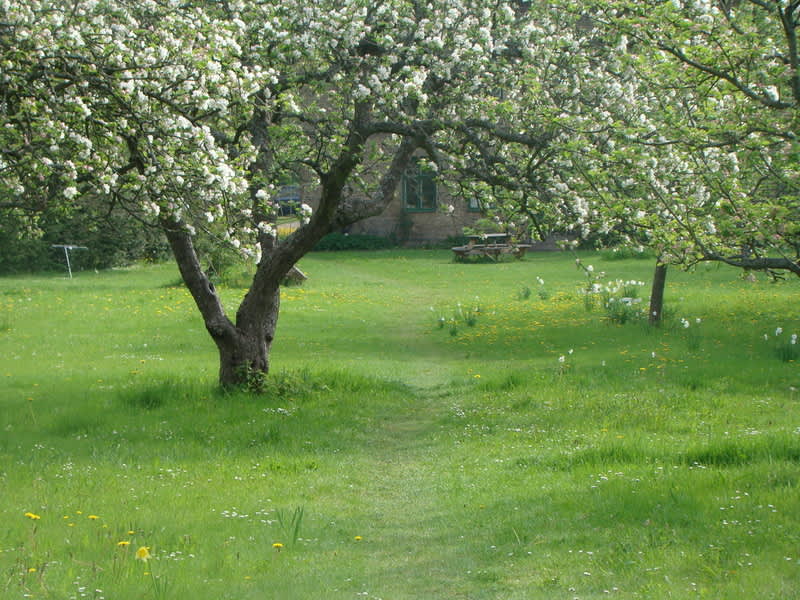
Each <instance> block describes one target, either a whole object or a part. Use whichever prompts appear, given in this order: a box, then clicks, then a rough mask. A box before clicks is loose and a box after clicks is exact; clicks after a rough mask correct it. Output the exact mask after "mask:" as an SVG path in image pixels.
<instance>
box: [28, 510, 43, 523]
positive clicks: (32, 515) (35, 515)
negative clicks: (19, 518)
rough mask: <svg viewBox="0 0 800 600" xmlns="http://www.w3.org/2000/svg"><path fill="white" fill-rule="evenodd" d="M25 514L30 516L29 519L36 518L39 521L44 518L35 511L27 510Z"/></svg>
mask: <svg viewBox="0 0 800 600" xmlns="http://www.w3.org/2000/svg"><path fill="white" fill-rule="evenodd" d="M25 516H26V517H28V518H29V519H32V520H34V521H37V520H39V519H41V518H42V517H40V516H39V515H37V514H34V513H32V512H26V513H25Z"/></svg>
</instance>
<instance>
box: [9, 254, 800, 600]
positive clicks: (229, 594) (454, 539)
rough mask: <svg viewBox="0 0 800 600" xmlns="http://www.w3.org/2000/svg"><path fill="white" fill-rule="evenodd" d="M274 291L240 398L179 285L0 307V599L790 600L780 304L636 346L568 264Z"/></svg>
mask: <svg viewBox="0 0 800 600" xmlns="http://www.w3.org/2000/svg"><path fill="white" fill-rule="evenodd" d="M581 258H582V260H583V262H584V264H586V265H588V264H591V265H592V266H593V268H594V273H595V274H597V273H599V272H601V271H603V272H605V273H606V277H605V279H604V280H603V282H604V283H608V282H610V281H613V280H616V279H620V280H623V281H629V280H634V281H645V282H647V283H648V284H649V282H650V279H651V277H652V269H653V267H654V265H653V264H652V262H651V261H648V260H611V259H610V258H608V257H605V258H604V257H603V256H601V255H597V254H583V255H581ZM299 266H300V267H301V269H302V270H303V271H304V272H306V273H307V274H308V275H309V277H310V279H309V280H308V281H307V282H306V283H305V284H304V285H303V286H302V287H290V288H286V289H285V290H284V294H283V300H282V314H281V319H280V322H279V326H278V337H277V339H276V342H275V345H274V347H273V355H272V360H273V374H272V376H271V378H270V381H269V386H268V390H267V391H266V392H265V393H263V394H261V395H255V396H254V395H248V394H244V393H228V394H224V393H221V392H219V391H218V390H217V388H216V374H217V356H216V351H215V349H214V346H213V344H212V342H211V340H210V338H209V337H208V335H207V334H206V332H205V329H204V327H203V324H202V322H201V320H200V317H199V315H198V314H197V312H196V310H195V308H194V305H193V302H192V300H191V298H190V296H189V294H188V293H187V292H186V291H185V290H184V289H183V288H182V287H181V286H180V285H179V283H178V274H177V268H176V267H175V266H174V265H169V264H166V265H155V266H137V267H134V268H130V269H124V270H116V271H110V272H102V273H88V272H82V273H77V274H76V276H75V278H74V279H72V280H69V279H66V278H65V277H64V276H63V274H54V275H46V276H45V275H42V276H28V277H7V278H0V357H2V358H1V359H0V431H1V432H2V434H0V597H2V598H3V599H6V598H9V599H17V598H20V599H21V598H49V599H54V600H56V599H57V600H72V599H75V600H80V599H83V598H89V599H93V600H99V599H101V598H103V599H107V600H117V599H121V600H128V599H131V600H133V599H150V598H154V599H165V598H174V599H184V598H194V599H197V600H203V599H206V598H208V599H214V600H217V599H231V600H240V599H241V600H246V599H254V600H255V599H263V598H286V599H317V598H320V599H323V598H324V599H328V598H330V599H339V598H371V599H378V598H382V599H384V600H402V599H411V598H414V599H417V598H421V599H432V600H435V599H451V598H452V599H464V600H467V599H469V600H479V599H503V600H515V599H519V600H522V599H540V598H541V599H548V600H549V599H559V598H565V599H572V598H581V599H587V598H605V597H617V598H713V599H724V598H743V599H750V598H754V597H758V598H761V599H766V598H775V599H786V598H797V597H800V489H799V486H798V477H799V476H800V406H799V403H800V393H799V391H798V390H800V368H799V367H798V359H800V352H798V348H799V346H798V345H797V344H792V343H791V341H792V337H791V336H792V334H795V333H800V309H799V308H798V307H799V306H800V304H798V302H797V299H798V297H799V296H800V294H799V292H800V282H799V281H797V280H796V279H789V280H786V281H779V282H771V281H769V280H768V279H767V278H766V277H764V276H759V278H758V280H757V281H746V280H744V279H742V278H741V274H740V273H739V272H738V271H736V270H733V269H729V268H724V267H718V266H703V267H701V268H699V269H698V270H697V271H696V272H694V273H680V272H677V271H673V272H670V274H669V277H668V283H667V286H668V287H667V295H666V306H667V318H666V321H665V323H664V324H663V325H662V327H660V328H658V329H652V328H649V327H648V326H646V325H645V324H644V323H642V321H641V320H640V319H636V318H632V319H631V320H629V321H628V322H627V323H625V324H624V325H620V324H618V323H616V322H613V321H611V320H609V319H608V313H607V311H606V309H604V308H603V307H602V306H601V305H600V304H601V303H600V302H599V296H598V297H597V298H596V296H595V295H592V296H589V297H588V298H587V296H586V295H585V294H582V293H580V291H579V290H581V289H585V288H587V287H590V286H591V284H592V283H594V281H593V280H591V279H590V278H587V276H586V274H585V273H584V272H583V271H582V270H579V269H576V266H575V262H574V259H573V258H572V257H571V256H569V255H567V254H561V253H552V254H551V253H546V254H531V255H529V256H528V257H526V258H525V260H523V261H514V262H503V263H499V264H491V263H488V264H484V263H479V264H462V263H454V262H453V261H452V260H451V253H450V252H446V251H382V252H370V253H355V252H354V253H318V254H312V255H310V256H308V257H306V258H305V259H304V260H303V261H302V263H301V264H300V265H299ZM538 278H540V279H541V280H542V281H543V283H540V281H539V279H538ZM628 288H629V289H628V290H627V291H626V292H624V293H625V294H630V293H631V291H632V290H635V289H637V287H636V286H632V285H629V286H628ZM648 290H649V286H645V287H642V288H638V293H639V296H640V297H645V302H643V303H642V304H633V305H632V308H630V310H629V309H628V308H622V307H621V309H622V311H623V312H624V311H628V312H626V313H625V314H629V313H630V312H632V311H633V310H634V309H635V310H639V308H640V307H641V306H642V305H646V296H647V294H648ZM242 293H243V290H242V289H239V288H236V287H228V288H224V287H223V297H224V299H225V302H226V305H228V306H230V307H231V308H233V307H234V306H235V305H236V303H237V300H238V298H239V297H240V296H241V294H242ZM622 294H623V292H620V293H619V294H617V296H618V298H617V302H619V297H621V296H622ZM628 297H630V296H628ZM634 302H635V300H634ZM587 304H591V306H589V307H588V308H587ZM617 306H620V305H619V304H618V305H617ZM623 306H627V305H623ZM616 314H620V313H619V312H617V313H616ZM779 328H780V329H781V330H782V331H781V333H779V334H778V335H776V331H777V330H778V329H779ZM142 548H147V550H146V551H145V550H141V549H142ZM137 553H138V554H139V556H140V557H147V555H149V558H148V559H147V560H137V558H136V555H137Z"/></svg>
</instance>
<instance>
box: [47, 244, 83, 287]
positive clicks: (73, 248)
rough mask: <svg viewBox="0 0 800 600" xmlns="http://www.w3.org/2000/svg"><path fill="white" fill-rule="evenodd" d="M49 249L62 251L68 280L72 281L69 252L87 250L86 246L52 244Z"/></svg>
mask: <svg viewBox="0 0 800 600" xmlns="http://www.w3.org/2000/svg"><path fill="white" fill-rule="evenodd" d="M51 248H63V249H64V257H65V258H66V259H67V272H68V273H69V278H70V279H72V265H71V264H70V262H69V251H70V250H88V248H87V247H86V246H73V245H71V244H53V245H52V246H51Z"/></svg>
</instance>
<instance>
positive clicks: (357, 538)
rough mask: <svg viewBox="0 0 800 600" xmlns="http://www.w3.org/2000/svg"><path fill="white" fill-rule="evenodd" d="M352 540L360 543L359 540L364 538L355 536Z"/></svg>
mask: <svg viewBox="0 0 800 600" xmlns="http://www.w3.org/2000/svg"><path fill="white" fill-rule="evenodd" d="M353 539H354V540H355V541H357V542H360V541H361V540H363V539H364V538H362V537H361V536H360V535H357V536H356V537H355V538H353Z"/></svg>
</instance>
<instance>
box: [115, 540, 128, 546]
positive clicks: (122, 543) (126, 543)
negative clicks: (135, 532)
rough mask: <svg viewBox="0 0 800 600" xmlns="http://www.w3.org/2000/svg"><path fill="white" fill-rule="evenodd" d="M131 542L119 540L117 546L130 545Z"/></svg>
mask: <svg viewBox="0 0 800 600" xmlns="http://www.w3.org/2000/svg"><path fill="white" fill-rule="evenodd" d="M130 545H131V543H130V542H129V541H128V540H122V541H121V542H117V546H130Z"/></svg>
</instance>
